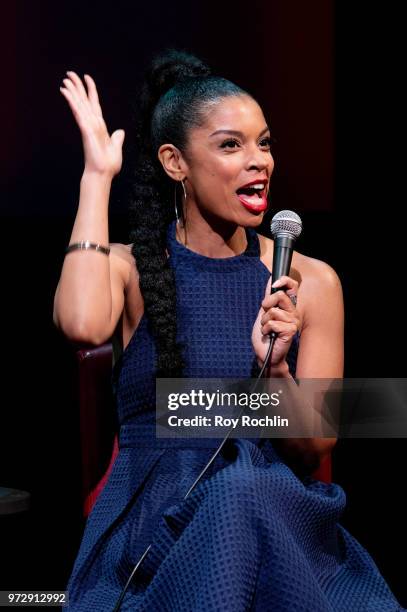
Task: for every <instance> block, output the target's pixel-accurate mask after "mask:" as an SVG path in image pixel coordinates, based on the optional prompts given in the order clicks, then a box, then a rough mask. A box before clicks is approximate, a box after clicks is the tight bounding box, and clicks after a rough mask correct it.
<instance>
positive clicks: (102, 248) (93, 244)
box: [65, 240, 110, 255]
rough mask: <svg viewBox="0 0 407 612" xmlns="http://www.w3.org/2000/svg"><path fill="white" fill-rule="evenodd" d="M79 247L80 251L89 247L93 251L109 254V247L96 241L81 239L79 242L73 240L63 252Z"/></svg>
mask: <svg viewBox="0 0 407 612" xmlns="http://www.w3.org/2000/svg"><path fill="white" fill-rule="evenodd" d="M77 249H79V250H80V251H87V250H89V249H93V250H94V251H100V252H101V253H104V254H105V255H109V253H110V247H106V246H103V245H101V244H99V243H98V242H97V243H96V242H90V241H89V240H81V242H73V243H72V244H70V245H69V246H67V248H66V249H65V254H67V253H70V252H71V251H76V250H77Z"/></svg>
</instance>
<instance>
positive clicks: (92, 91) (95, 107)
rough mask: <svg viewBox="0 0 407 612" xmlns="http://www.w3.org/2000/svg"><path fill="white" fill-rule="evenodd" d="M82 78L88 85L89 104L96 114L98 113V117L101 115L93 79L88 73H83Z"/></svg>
mask: <svg viewBox="0 0 407 612" xmlns="http://www.w3.org/2000/svg"><path fill="white" fill-rule="evenodd" d="M84 79H85V81H86V85H87V87H88V96H89V102H90V105H91V106H92V109H93V111H94V112H95V113H96V115H99V117H103V115H102V109H101V107H100V103H99V96H98V92H97V89H96V84H95V81H94V80H93V79H92V77H91V76H90V75H89V74H85V75H84Z"/></svg>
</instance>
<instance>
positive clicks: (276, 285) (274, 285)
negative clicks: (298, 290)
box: [271, 279, 281, 287]
mask: <svg viewBox="0 0 407 612" xmlns="http://www.w3.org/2000/svg"><path fill="white" fill-rule="evenodd" d="M280 285H281V280H280V279H278V280H276V281H274V283H273V284H272V285H271V286H272V287H279V286H280Z"/></svg>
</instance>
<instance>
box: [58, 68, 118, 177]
mask: <svg viewBox="0 0 407 612" xmlns="http://www.w3.org/2000/svg"><path fill="white" fill-rule="evenodd" d="M66 74H67V75H68V77H67V78H65V79H63V83H64V86H63V87H60V88H59V89H60V91H61V93H62V95H63V96H64V98H65V99H66V100H67V101H68V104H69V106H70V108H71V110H72V113H73V116H74V118H75V120H76V122H77V124H78V126H79V129H80V131H81V135H82V143H83V151H84V160H85V171H88V172H93V173H98V174H104V175H108V176H111V177H112V178H113V177H114V176H115V175H116V174H118V173H119V172H120V169H121V166H122V146H123V141H124V130H116V131H115V132H113V134H112V135H111V136H110V135H109V132H108V130H107V127H106V124H105V121H104V119H103V115H102V109H101V107H100V103H99V96H98V92H97V89H96V84H95V81H94V80H93V79H92V77H90V76H89V75H88V74H85V75H84V79H85V82H86V85H87V90H88V91H87V92H86V89H85V87H84V85H83V83H82V80H81V79H80V78H79V76H78V75H77V74H76V73H75V72H72V71H67V73H66Z"/></svg>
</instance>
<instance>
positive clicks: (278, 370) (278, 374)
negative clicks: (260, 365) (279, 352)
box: [265, 359, 291, 378]
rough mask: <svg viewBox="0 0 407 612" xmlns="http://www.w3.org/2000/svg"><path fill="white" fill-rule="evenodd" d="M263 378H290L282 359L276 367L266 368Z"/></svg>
mask: <svg viewBox="0 0 407 612" xmlns="http://www.w3.org/2000/svg"><path fill="white" fill-rule="evenodd" d="M265 376H266V377H267V378H291V374H290V368H289V367H288V363H287V362H286V360H285V359H284V360H283V361H281V362H280V363H278V364H276V365H271V366H269V367H268V368H266V371H265Z"/></svg>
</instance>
